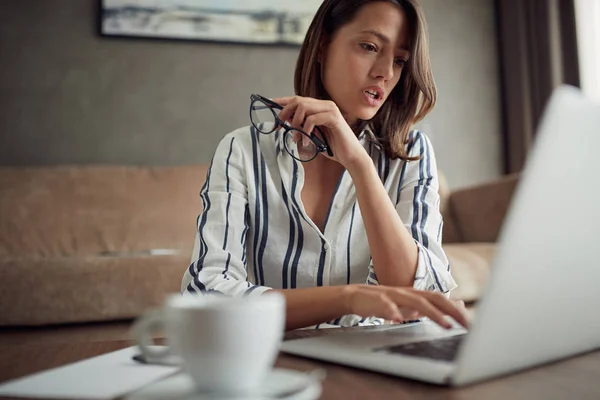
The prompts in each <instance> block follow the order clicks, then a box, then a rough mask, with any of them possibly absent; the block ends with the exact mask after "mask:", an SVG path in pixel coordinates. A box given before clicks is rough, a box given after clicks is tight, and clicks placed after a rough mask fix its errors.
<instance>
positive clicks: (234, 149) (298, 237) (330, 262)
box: [182, 127, 456, 325]
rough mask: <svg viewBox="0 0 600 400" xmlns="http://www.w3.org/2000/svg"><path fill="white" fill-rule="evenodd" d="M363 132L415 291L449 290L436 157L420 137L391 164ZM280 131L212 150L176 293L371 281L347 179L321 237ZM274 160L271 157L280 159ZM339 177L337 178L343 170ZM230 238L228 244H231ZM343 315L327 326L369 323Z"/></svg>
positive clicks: (246, 133) (231, 139)
mask: <svg viewBox="0 0 600 400" xmlns="http://www.w3.org/2000/svg"><path fill="white" fill-rule="evenodd" d="M371 139H372V136H371V137H366V135H363V136H362V138H361V139H360V141H361V143H362V144H363V146H365V149H366V150H367V151H369V153H370V154H371V157H372V159H373V163H374V165H375V168H376V169H377V171H378V173H379V176H380V178H381V180H382V182H383V184H384V187H385V188H386V190H387V191H388V195H389V197H390V201H393V202H394V204H395V206H396V210H397V211H398V214H399V216H400V218H401V219H402V221H404V223H405V225H406V227H407V229H408V230H409V232H410V233H411V235H412V236H413V238H414V240H415V241H416V243H417V245H418V247H419V264H418V267H417V273H416V278H415V282H414V287H415V288H419V289H425V290H437V291H441V292H448V291H449V290H452V289H453V288H454V287H455V286H456V285H455V282H454V280H453V279H452V276H451V275H450V273H449V270H448V260H447V258H446V256H445V254H444V252H443V250H442V248H441V243H440V239H441V233H440V232H441V224H442V220H441V215H440V213H439V196H438V195H437V177H436V176H435V173H436V171H437V170H436V164H435V156H434V153H433V151H432V149H431V146H430V142H429V139H428V138H427V137H426V136H425V135H424V134H423V133H421V132H417V131H414V132H412V133H411V135H410V140H409V144H408V147H407V151H408V152H409V154H410V155H411V156H415V155H420V156H421V158H420V159H419V160H417V161H409V162H405V161H402V160H391V159H390V158H389V157H388V156H386V155H385V154H383V153H382V150H381V146H380V145H379V144H377V143H373V142H372V141H371ZM282 142H283V135H279V134H278V133H274V134H270V135H265V134H259V133H258V132H257V131H256V130H255V129H253V128H250V127H247V128H241V129H238V130H236V131H234V132H232V133H230V134H228V135H227V136H226V137H225V138H224V139H223V140H222V142H221V143H220V144H219V146H218V148H217V150H216V151H215V155H214V157H213V160H212V162H211V166H210V168H209V172H208V176H207V179H206V182H205V184H204V186H203V188H202V191H201V198H202V204H203V206H204V211H203V212H202V214H201V215H200V216H199V218H198V220H197V227H198V233H197V238H196V243H195V247H194V252H193V256H192V260H191V261H192V262H191V264H190V267H189V268H188V269H187V271H186V273H185V276H184V279H183V283H182V290H186V291H189V292H192V293H208V292H211V293H212V292H220V293H223V294H225V295H234V296H254V295H260V294H262V293H264V291H266V290H268V289H269V288H275V289H290V288H301V287H310V286H315V285H317V286H326V285H332V284H336V285H337V284H350V283H359V282H362V283H369V284H374V285H376V284H378V282H377V274H376V273H375V269H374V267H373V265H372V260H371V255H370V252H369V248H368V241H367V237H366V232H365V229H364V225H363V224H362V216H361V215H360V208H359V206H358V203H357V199H356V191H355V190H354V187H353V186H352V185H353V183H352V179H349V177H348V179H344V175H342V177H341V178H340V180H339V182H338V186H337V188H336V190H335V193H334V196H333V197H334V199H335V207H334V206H333V201H332V202H331V203H330V204H326V205H323V206H324V207H328V211H327V217H326V221H325V228H324V229H323V232H320V231H319V229H318V228H316V226H315V224H314V223H312V221H311V220H310V218H309V217H308V215H306V213H305V212H304V208H303V207H302V204H301V188H300V182H301V181H303V174H304V170H303V168H302V164H301V163H300V162H298V161H296V160H293V159H291V157H290V156H289V155H288V154H287V152H285V151H282V146H283V143H282ZM278 154H279V155H278ZM344 174H345V173H344ZM234 238H235V239H234ZM380 322H381V321H380V320H377V319H373V318H366V319H364V318H361V317H358V316H345V317H343V318H339V319H337V320H335V321H330V323H335V324H341V325H357V324H361V325H362V324H367V325H368V324H377V323H380Z"/></svg>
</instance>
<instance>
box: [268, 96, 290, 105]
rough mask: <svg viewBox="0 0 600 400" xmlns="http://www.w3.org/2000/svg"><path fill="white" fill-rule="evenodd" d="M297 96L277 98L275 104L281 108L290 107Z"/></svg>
mask: <svg viewBox="0 0 600 400" xmlns="http://www.w3.org/2000/svg"><path fill="white" fill-rule="evenodd" d="M294 97H296V96H286V97H276V98H274V99H271V100H273V101H274V102H275V103H277V104H279V105H280V106H286V105H288V104H289V103H290V102H291V101H292V100H293V99H294Z"/></svg>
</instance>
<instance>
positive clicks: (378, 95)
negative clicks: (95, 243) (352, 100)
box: [363, 85, 384, 100]
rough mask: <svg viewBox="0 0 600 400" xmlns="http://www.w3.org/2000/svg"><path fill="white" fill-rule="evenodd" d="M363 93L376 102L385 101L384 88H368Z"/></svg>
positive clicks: (374, 86)
mask: <svg viewBox="0 0 600 400" xmlns="http://www.w3.org/2000/svg"><path fill="white" fill-rule="evenodd" d="M363 93H365V94H367V95H368V96H371V97H372V98H373V99H375V100H383V96H384V91H383V88H381V87H380V86H376V85H373V86H369V87H366V88H365V89H363Z"/></svg>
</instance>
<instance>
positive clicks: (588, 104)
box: [282, 86, 600, 386]
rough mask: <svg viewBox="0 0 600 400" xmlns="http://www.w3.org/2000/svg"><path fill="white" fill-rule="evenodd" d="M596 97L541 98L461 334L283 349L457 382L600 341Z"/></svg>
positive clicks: (387, 334) (344, 336) (421, 331)
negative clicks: (531, 142)
mask: <svg viewBox="0 0 600 400" xmlns="http://www.w3.org/2000/svg"><path fill="white" fill-rule="evenodd" d="M599 304H600V104H599V103H594V102H592V101H591V100H589V99H586V98H584V97H583V95H582V94H581V93H580V91H579V90H578V89H576V88H574V87H570V86H561V87H559V88H557V89H556V90H555V92H554V93H553V95H552V97H551V99H550V101H549V103H548V104H547V106H546V109H545V111H544V115H543V118H542V121H541V123H540V126H539V129H538V132H537V136H536V140H535V146H534V149H533V150H532V152H531V153H530V155H529V158H528V160H527V164H526V167H525V170H524V171H523V173H522V176H521V178H520V183H519V185H518V188H517V189H516V191H515V194H514V197H513V200H512V202H511V207H510V210H509V212H508V214H507V217H506V219H505V223H504V225H503V227H502V230H501V232H500V237H499V240H498V247H497V250H496V254H495V258H494V260H493V263H492V269H491V274H490V278H489V280H488V282H487V284H486V288H485V291H484V294H483V295H482V298H481V299H480V302H479V303H478V306H477V310H476V313H475V316H474V321H473V324H472V325H471V327H470V329H469V331H468V332H466V330H464V329H463V328H459V327H458V324H456V326H455V328H453V329H451V330H444V329H443V328H440V327H438V326H437V325H435V324H434V323H433V322H431V321H423V322H418V323H414V324H406V325H384V326H381V327H376V328H371V329H365V330H355V331H352V330H350V331H341V332H337V333H333V334H331V335H327V336H321V337H314V338H304V339H297V340H291V341H286V342H284V343H283V345H282V351H283V352H285V353H290V354H295V355H300V356H304V357H309V358H315V359H320V360H325V361H329V362H334V363H339V364H344V365H348V366H352V367H357V368H363V369H368V370H372V371H378V372H382V373H386V374H391V375H397V376H402V377H406V378H411V379H416V380H421V381H425V382H430V383H435V384H440V385H450V386H460V385H465V384H469V383H473V382H476V381H480V380H483V379H487V378H491V377H495V376H499V375H503V374H507V373H512V372H515V371H518V370H522V369H525V368H528V367H532V366H535V365H539V364H543V363H547V362H550V361H553V360H558V359H561V358H565V357H568V356H572V355H575V354H579V353H584V352H588V351H591V350H593V349H597V348H600V311H598V305H599Z"/></svg>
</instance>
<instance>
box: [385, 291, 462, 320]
mask: <svg viewBox="0 0 600 400" xmlns="http://www.w3.org/2000/svg"><path fill="white" fill-rule="evenodd" d="M391 297H392V300H394V301H396V304H397V305H398V306H400V307H410V308H412V309H413V310H416V311H418V312H419V313H420V314H422V315H424V316H426V317H429V318H430V319H431V320H432V321H434V322H436V323H437V324H438V325H440V326H442V327H444V328H446V329H450V328H452V324H451V323H450V322H448V321H447V320H446V318H445V317H444V313H443V312H441V311H440V310H439V309H438V308H437V307H435V306H434V305H433V304H432V303H431V302H430V301H429V299H428V298H426V297H425V296H424V292H422V291H407V290H402V291H399V290H397V289H396V290H392V293H391Z"/></svg>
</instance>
